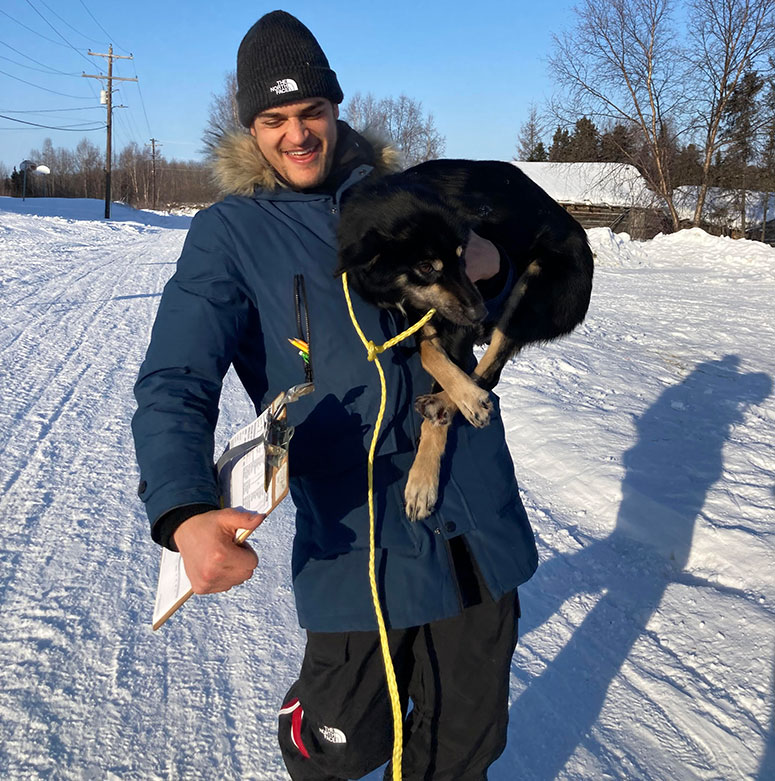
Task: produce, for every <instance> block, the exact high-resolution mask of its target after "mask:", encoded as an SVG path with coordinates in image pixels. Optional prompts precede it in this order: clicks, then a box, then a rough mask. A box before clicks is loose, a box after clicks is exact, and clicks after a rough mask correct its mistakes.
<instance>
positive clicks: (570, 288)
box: [338, 160, 593, 520]
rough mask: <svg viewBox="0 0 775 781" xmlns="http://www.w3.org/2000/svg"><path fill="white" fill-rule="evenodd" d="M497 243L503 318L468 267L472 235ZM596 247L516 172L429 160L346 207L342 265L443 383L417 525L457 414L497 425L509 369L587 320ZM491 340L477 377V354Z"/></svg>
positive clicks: (428, 431) (426, 439)
mask: <svg viewBox="0 0 775 781" xmlns="http://www.w3.org/2000/svg"><path fill="white" fill-rule="evenodd" d="M471 230H473V231H475V232H476V233H477V234H478V235H480V236H482V237H483V238H485V239H489V240H490V241H492V242H493V243H494V244H495V245H496V246H497V247H498V248H499V249H500V251H501V256H502V257H503V258H507V259H508V263H509V264H510V265H511V270H510V274H511V275H512V278H513V279H514V280H515V282H514V285H513V288H512V290H511V293H510V294H509V295H508V296H507V297H506V298H505V299H504V301H503V303H502V305H501V306H500V308H499V311H498V312H496V313H494V314H493V315H492V316H490V317H489V318H486V319H485V316H486V314H487V311H486V308H485V305H484V301H483V300H482V296H481V294H480V293H479V291H478V290H477V288H476V286H475V285H473V284H472V283H471V282H470V281H469V279H468V277H467V276H466V272H465V248H466V243H467V241H468V236H469V232H470V231H471ZM592 270H593V261H592V252H591V251H590V249H589V245H588V243H587V237H586V234H585V232H584V230H583V228H582V227H581V226H580V225H579V223H578V222H576V220H575V219H573V217H571V215H570V214H568V212H566V211H565V209H563V208H562V207H561V206H560V205H559V204H558V203H557V202H556V201H554V200H553V199H552V198H550V197H549V195H547V194H546V193H545V192H544V191H543V190H542V189H541V188H540V187H539V186H538V185H536V184H535V183H534V182H533V181H532V180H530V179H529V178H528V177H527V176H526V175H525V174H523V173H522V171H520V170H519V169H518V168H517V167H516V166H514V165H511V164H509V163H502V162H495V161H472V160H433V161H430V162H427V163H421V164H420V165H418V166H415V167H414V168H410V169H408V170H406V171H404V172H402V173H399V174H393V175H391V176H386V177H383V178H380V179H375V180H367V181H365V182H363V183H362V184H360V185H357V186H356V187H354V188H352V190H351V191H350V192H349V193H348V195H347V198H346V200H345V201H344V203H343V204H342V214H341V221H340V227H339V269H338V272H339V273H341V272H344V271H346V272H347V276H348V279H349V281H350V282H351V284H352V286H353V288H354V289H355V290H357V291H358V293H359V294H360V295H361V297H362V298H364V299H365V300H367V301H369V302H371V303H373V304H375V305H377V306H380V307H388V308H391V307H392V308H396V309H399V310H401V311H402V312H404V313H405V314H406V316H407V318H408V320H409V322H410V323H411V322H415V321H416V320H418V319H419V318H420V317H422V316H423V315H424V314H425V313H426V312H427V311H428V310H429V309H430V308H431V307H433V308H435V309H436V315H435V316H434V317H433V319H432V320H431V321H430V322H429V323H428V324H427V325H425V326H424V327H423V328H422V330H421V331H420V332H419V335H418V342H419V346H420V355H421V359H422V364H423V367H424V368H425V369H426V371H428V373H429V374H430V375H431V376H432V377H433V378H434V379H435V380H436V383H437V385H435V386H434V391H435V392H434V393H430V394H427V395H424V396H420V397H418V399H417V402H416V408H417V410H418V411H419V412H420V413H422V415H423V416H424V420H423V424H422V430H421V436H420V444H419V446H418V452H417V457H416V458H415V461H414V464H413V466H412V469H411V471H410V473H409V479H408V482H407V486H406V492H405V496H404V498H405V501H406V512H407V515H408V517H409V518H410V519H412V520H419V519H421V518H425V517H426V516H427V515H429V514H430V512H431V511H432V510H433V507H434V505H435V503H436V500H437V495H438V481H439V467H440V463H441V457H442V455H443V453H444V447H445V444H446V439H447V429H448V425H449V423H450V421H451V420H452V417H453V416H454V414H455V412H456V411H457V410H460V412H461V413H462V414H463V415H464V416H465V418H466V420H468V422H469V423H471V424H472V425H474V426H479V427H481V426H485V425H487V423H488V422H489V419H490V414H491V411H492V403H491V401H490V397H489V391H490V390H491V389H492V388H493V387H494V386H495V385H496V384H497V382H498V380H499V379H500V375H501V371H502V369H503V367H504V365H505V364H506V362H507V361H508V360H509V359H510V358H511V357H512V356H514V355H515V354H516V353H517V352H519V350H520V349H521V348H522V347H524V346H525V345H527V344H530V343H532V342H543V341H549V340H551V339H556V338H557V337H558V336H562V335H563V334H567V333H569V332H570V331H571V330H573V328H575V327H576V326H577V325H578V324H579V323H580V322H581V321H582V320H583V319H584V316H585V315H586V312H587V307H588V306H589V298H590V294H591V291H592ZM477 342H480V343H481V342H489V347H488V349H487V351H486V352H485V354H484V356H483V357H482V359H481V360H480V361H479V364H478V365H477V366H476V368H475V369H474V371H473V373H472V374H471V375H470V376H469V375H468V374H467V373H466V371H465V368H470V366H467V364H468V363H469V362H470V358H471V349H472V347H473V345H474V344H475V343H477Z"/></svg>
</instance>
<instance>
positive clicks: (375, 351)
mask: <svg viewBox="0 0 775 781" xmlns="http://www.w3.org/2000/svg"><path fill="white" fill-rule="evenodd" d="M342 288H343V289H344V297H345V299H347V309H348V311H349V312H350V319H351V320H352V323H353V326H354V327H355V330H356V332H357V334H358V336H359V337H360V339H361V341H362V342H363V346H364V347H365V348H366V352H367V354H368V359H369V360H370V361H373V362H374V364H375V365H376V367H377V372H378V373H379V382H380V386H381V388H382V397H381V399H380V403H379V414H378V415H377V421H376V423H375V424H374V434H373V435H372V437H371V447H370V448H369V467H368V474H369V585H370V586H371V601H372V602H373V603H374V613H375V614H376V616H377V627H378V628H379V642H380V646H381V647H382V660H383V662H384V664H385V677H386V678H387V687H388V693H389V694H390V706H391V710H392V712H393V760H392V761H393V781H401V762H402V756H403V752H404V734H403V732H404V714H403V713H402V712H401V698H400V696H399V694H398V684H397V683H396V671H395V670H394V669H393V660H392V658H391V656H390V646H389V645H388V638H387V630H386V629H385V619H384V618H383V617H382V608H381V607H380V604H379V592H378V591H377V574H376V564H375V560H376V547H377V546H376V543H375V532H374V527H375V523H374V454H375V452H376V450H377V439H378V438H379V430H380V429H381V428H382V418H383V417H384V416H385V406H386V405H387V386H386V384H385V373H384V372H383V371H382V364H380V362H379V358H377V356H378V355H379V354H380V353H383V352H385V350H387V349H389V348H391V347H394V346H395V345H397V344H398V343H399V342H401V341H403V340H404V339H406V338H407V337H409V336H411V335H412V334H413V333H415V332H416V331H418V330H419V329H420V328H422V327H423V326H424V325H425V324H426V323H427V322H428V320H430V319H431V317H433V315H434V314H435V313H436V310H435V309H431V310H430V311H429V312H428V313H427V314H426V315H425V316H424V317H423V318H422V320H419V321H418V322H416V323H415V324H414V325H413V326H411V327H410V328H407V329H406V331H403V332H402V333H400V334H398V336H394V337H393V338H392V339H388V340H387V342H385V344H383V345H381V346H378V345H376V344H374V342H372V341H371V340H370V339H367V338H366V337H365V336H364V334H363V331H362V330H361V327H360V325H358V320H357V319H356V317H355V311H354V310H353V303H352V301H351V300H350V289H349V287H348V285H347V274H346V273H344V274H342Z"/></svg>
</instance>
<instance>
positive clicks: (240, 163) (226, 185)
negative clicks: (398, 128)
mask: <svg viewBox="0 0 775 781" xmlns="http://www.w3.org/2000/svg"><path fill="white" fill-rule="evenodd" d="M337 126H338V129H339V139H338V141H337V153H339V151H340V150H339V146H340V145H341V144H344V143H347V144H351V145H355V146H356V147H362V149H360V150H358V151H362V153H363V155H364V158H368V159H369V162H370V164H372V165H373V166H374V168H375V169H376V171H377V173H379V174H381V175H382V174H388V173H393V172H395V171H399V170H401V168H402V161H401V155H400V153H399V152H398V150H396V149H395V148H394V147H392V146H391V145H390V144H388V143H386V142H385V141H384V140H382V139H379V138H377V137H375V136H373V135H371V134H370V133H369V132H368V131H365V132H363V133H360V134H359V133H356V132H355V131H354V130H353V129H352V128H351V127H350V126H349V125H347V124H346V123H345V122H342V121H338V122H337ZM212 173H213V178H214V179H215V182H216V184H217V185H218V189H219V190H220V192H221V194H222V195H248V196H250V195H253V191H254V190H255V188H256V187H259V188H261V189H262V190H270V191H271V190H278V189H281V188H286V187H287V186H288V185H287V184H285V182H283V181H282V179H280V178H279V177H278V175H277V171H275V169H274V168H272V166H271V165H269V163H268V162H267V160H266V158H265V157H264V156H263V155H262V154H261V151H260V150H259V148H258V144H257V143H256V140H255V139H254V138H253V136H252V135H250V133H243V132H239V131H237V132H231V133H226V134H225V135H224V136H223V137H222V138H221V141H220V143H219V144H218V145H217V146H216V147H215V149H214V151H213V163H212Z"/></svg>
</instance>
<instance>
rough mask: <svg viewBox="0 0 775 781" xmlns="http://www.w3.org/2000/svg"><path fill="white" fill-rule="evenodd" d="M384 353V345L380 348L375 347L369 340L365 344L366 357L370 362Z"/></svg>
mask: <svg viewBox="0 0 775 781" xmlns="http://www.w3.org/2000/svg"><path fill="white" fill-rule="evenodd" d="M384 352H385V345H384V344H383V345H382V346H381V347H377V345H376V344H374V342H372V341H371V339H369V341H368V342H367V343H366V357H367V358H368V359H369V360H370V361H376V360H377V356H378V355H379V354H380V353H384Z"/></svg>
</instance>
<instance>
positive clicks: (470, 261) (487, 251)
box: [465, 231, 501, 282]
mask: <svg viewBox="0 0 775 781" xmlns="http://www.w3.org/2000/svg"><path fill="white" fill-rule="evenodd" d="M465 258H466V275H467V276H468V278H469V279H470V280H471V281H472V282H481V281H482V280H484V279H491V278H492V277H494V276H495V275H496V274H497V273H498V271H499V269H500V266H501V255H500V252H498V248H497V247H496V246H495V245H494V244H493V243H492V242H491V241H488V240H487V239H483V238H482V237H481V236H479V235H478V234H476V233H474V232H473V231H471V232H470V233H469V235H468V244H467V245H466V254H465Z"/></svg>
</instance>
